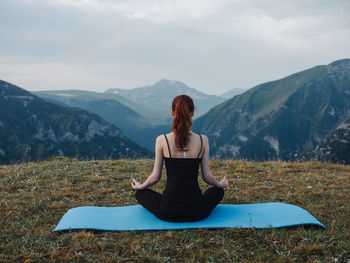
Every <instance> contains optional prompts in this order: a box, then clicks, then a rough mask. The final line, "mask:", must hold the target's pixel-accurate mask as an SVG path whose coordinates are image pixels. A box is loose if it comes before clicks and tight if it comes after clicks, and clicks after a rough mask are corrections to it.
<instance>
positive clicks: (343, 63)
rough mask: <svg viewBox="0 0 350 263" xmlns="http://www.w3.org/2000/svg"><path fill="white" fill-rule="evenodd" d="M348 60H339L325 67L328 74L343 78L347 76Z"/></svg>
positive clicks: (349, 61) (349, 60)
mask: <svg viewBox="0 0 350 263" xmlns="http://www.w3.org/2000/svg"><path fill="white" fill-rule="evenodd" d="M349 70H350V59H341V60H337V61H334V62H332V63H330V64H329V65H327V71H328V74H330V75H334V76H337V77H339V78H343V77H344V76H345V75H348V74H349Z"/></svg>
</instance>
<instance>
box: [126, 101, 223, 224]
mask: <svg viewBox="0 0 350 263" xmlns="http://www.w3.org/2000/svg"><path fill="white" fill-rule="evenodd" d="M193 114H194V105H193V101H192V99H191V98H190V97H189V96H186V95H180V96H177V97H175V98H174V100H173V104H172V115H173V116H174V120H173V124H172V131H173V132H172V133H169V134H164V135H160V136H158V138H157V140H156V147H155V148H156V149H155V154H156V157H155V163H154V169H153V172H152V174H151V175H150V176H149V177H148V179H147V180H146V181H145V182H144V183H143V184H140V183H139V182H137V181H136V180H135V179H133V180H132V182H131V186H132V188H133V189H135V190H137V191H136V194H135V195H136V199H137V201H138V202H139V203H140V204H141V205H142V206H143V207H145V208H146V209H147V210H149V211H150V212H151V213H153V214H154V215H155V216H157V217H158V218H160V219H162V220H166V221H170V222H185V221H197V220H200V219H203V218H205V217H207V216H208V215H209V214H210V213H211V211H212V210H213V209H214V208H215V206H216V205H217V204H218V203H219V202H220V201H221V200H222V198H223V196H224V190H223V188H225V187H227V186H228V178H227V177H226V176H225V177H224V178H223V179H222V180H221V181H220V182H218V181H217V180H216V179H215V177H214V176H213V175H212V174H211V172H210V169H209V143H208V138H207V137H206V136H204V135H200V134H196V133H193V132H192V131H191V125H192V116H193ZM163 159H164V160H165V167H166V170H167V184H166V187H165V190H164V192H163V195H161V194H160V193H157V192H155V191H153V190H151V189H149V188H148V187H150V186H151V185H154V184H156V183H157V182H159V180H160V177H161V172H162V167H163ZM199 164H201V168H202V178H203V180H204V181H205V182H206V183H208V184H210V185H212V186H213V187H210V188H209V189H207V190H206V191H205V192H204V193H203V194H202V192H201V190H200V188H199V184H198V178H197V177H198V169H199Z"/></svg>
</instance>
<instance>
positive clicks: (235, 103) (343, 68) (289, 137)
mask: <svg viewBox="0 0 350 263" xmlns="http://www.w3.org/2000/svg"><path fill="white" fill-rule="evenodd" d="M349 116H350V59H344V60H339V61H335V62H333V63H331V64H329V65H322V66H316V67H313V68H311V69H308V70H305V71H302V72H299V73H296V74H293V75H290V76H288V77H286V78H283V79H280V80H276V81H271V82H267V83H264V84H261V85H258V86H256V87H254V88H252V89H250V90H248V91H246V92H244V93H243V94H241V95H238V96H235V97H233V98H232V99H230V100H228V101H226V102H224V103H222V104H220V105H218V106H216V107H214V108H213V109H212V110H210V111H209V112H208V113H207V114H205V115H204V116H202V117H200V118H198V119H197V120H195V121H194V125H193V129H194V131H197V132H201V133H204V134H207V135H208V137H209V139H210V141H211V155H212V156H217V157H221V158H232V157H234V158H247V159H256V160H267V159H271V158H280V159H284V160H290V159H293V158H294V156H298V157H300V155H303V154H304V153H306V152H308V151H310V150H312V149H313V148H314V147H315V146H316V145H317V144H319V143H320V142H321V141H322V140H323V139H324V138H325V137H326V136H327V135H328V134H330V133H331V132H332V131H333V130H334V129H335V128H336V127H337V126H338V125H339V124H340V123H341V122H343V121H344V120H345V119H346V118H348V117H349Z"/></svg>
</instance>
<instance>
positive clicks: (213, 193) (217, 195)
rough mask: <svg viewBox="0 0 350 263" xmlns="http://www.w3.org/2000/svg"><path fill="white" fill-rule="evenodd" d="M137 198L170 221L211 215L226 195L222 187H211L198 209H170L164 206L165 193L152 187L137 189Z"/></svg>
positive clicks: (203, 196) (196, 218)
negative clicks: (187, 210)
mask: <svg viewBox="0 0 350 263" xmlns="http://www.w3.org/2000/svg"><path fill="white" fill-rule="evenodd" d="M135 196H136V199H137V201H138V202H139V204H141V205H142V206H143V207H144V208H146V209H147V210H148V211H150V212H151V213H152V214H154V215H155V216H156V217H158V218H160V219H162V220H165V221H170V222H186V221H198V220H201V219H203V218H206V217H207V216H209V215H210V213H211V211H212V210H213V209H214V208H215V207H216V206H217V205H218V204H219V203H220V201H221V200H222V198H223V197H224V190H223V189H222V188H216V187H210V188H208V189H207V190H206V191H205V192H204V193H203V195H202V202H201V206H200V208H199V209H198V210H196V211H193V210H191V211H189V212H186V211H180V210H179V211H174V210H172V211H169V210H167V209H164V208H162V206H161V203H162V201H163V195H161V194H160V193H158V192H155V191H153V190H151V189H148V188H146V189H144V190H137V191H136V194H135Z"/></svg>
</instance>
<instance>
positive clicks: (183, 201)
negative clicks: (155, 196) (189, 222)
mask: <svg viewBox="0 0 350 263" xmlns="http://www.w3.org/2000/svg"><path fill="white" fill-rule="evenodd" d="M164 136H165V139H166V142H167V145H168V149H169V156H170V157H164V159H165V168H166V172H167V183H166V187H165V190H164V192H163V202H162V207H163V208H165V209H170V210H178V209H181V210H186V211H193V212H194V210H198V209H200V203H201V198H202V191H201V189H200V188H199V184H198V170H199V164H200V162H201V160H202V158H199V156H200V154H201V152H202V148H203V140H202V136H201V135H199V136H200V138H201V149H200V152H199V153H198V156H197V158H171V152H170V147H169V142H168V138H167V137H166V135H165V134H164Z"/></svg>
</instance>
